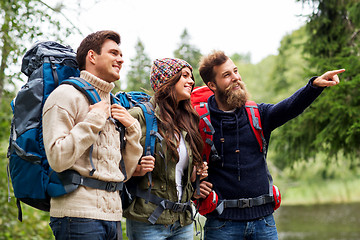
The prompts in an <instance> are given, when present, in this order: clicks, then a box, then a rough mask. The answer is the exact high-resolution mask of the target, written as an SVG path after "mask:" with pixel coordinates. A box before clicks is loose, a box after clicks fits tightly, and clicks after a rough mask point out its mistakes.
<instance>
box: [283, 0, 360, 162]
mask: <svg viewBox="0 0 360 240" xmlns="http://www.w3.org/2000/svg"><path fill="white" fill-rule="evenodd" d="M303 2H304V3H313V4H314V5H316V6H317V8H315V9H314V12H313V14H312V15H311V16H310V18H309V21H308V24H307V32H308V35H309V40H308V41H307V43H306V44H305V51H306V53H307V54H309V56H310V57H309V58H308V61H309V63H310V64H311V66H312V69H311V70H309V71H308V73H309V74H308V75H309V76H311V75H321V74H322V73H324V72H325V71H328V70H333V69H339V68H345V69H346V72H344V73H343V74H341V75H340V76H339V77H340V84H339V85H338V86H335V87H331V88H329V89H325V90H324V92H323V93H322V94H321V96H320V97H319V98H318V99H317V100H316V101H315V102H314V103H313V104H312V105H311V107H310V108H309V109H307V110H306V111H305V112H304V113H303V114H302V115H301V116H299V117H298V118H296V119H295V120H293V121H291V122H290V123H288V124H286V125H285V126H284V127H282V128H281V130H280V132H279V135H278V136H277V137H281V139H282V145H281V147H280V146H278V148H277V149H278V151H281V152H282V154H283V155H284V158H288V159H292V160H294V159H300V158H303V159H309V158H310V157H313V156H315V154H316V153H319V152H325V153H327V154H328V159H330V158H331V157H336V156H337V155H338V154H339V153H341V154H344V155H345V156H347V157H350V158H351V159H356V158H358V157H359V155H360V151H359V145H360V73H359V69H360V56H359V55H360V51H359V50H360V49H359V47H360V34H359V32H360V30H359V29H360V2H359V1H358V0H342V1H338V0H313V1H312V0H304V1H303Z"/></svg>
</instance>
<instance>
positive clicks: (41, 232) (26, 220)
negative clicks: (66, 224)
mask: <svg viewBox="0 0 360 240" xmlns="http://www.w3.org/2000/svg"><path fill="white" fill-rule="evenodd" d="M7 145H8V142H7V141H1V142H0V212H1V217H0V240H4V239H33V240H36V239H54V238H53V236H52V232H51V229H50V227H49V225H48V223H49V213H47V212H42V211H40V210H36V209H34V208H31V207H29V206H27V205H25V204H21V206H22V211H23V222H19V221H18V220H17V215H18V211H17V207H16V200H15V198H14V194H13V192H12V188H11V185H10V196H11V199H10V202H8V182H7V179H8V178H7V173H6V168H7V162H8V161H7V158H6V151H7Z"/></svg>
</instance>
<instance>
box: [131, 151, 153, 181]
mask: <svg viewBox="0 0 360 240" xmlns="http://www.w3.org/2000/svg"><path fill="white" fill-rule="evenodd" d="M154 167H155V158H154V157H153V156H151V155H149V156H143V157H142V158H141V160H140V164H138V165H137V167H136V169H135V172H134V174H133V176H135V177H136V176H144V175H145V174H146V173H148V172H152V171H153V170H154Z"/></svg>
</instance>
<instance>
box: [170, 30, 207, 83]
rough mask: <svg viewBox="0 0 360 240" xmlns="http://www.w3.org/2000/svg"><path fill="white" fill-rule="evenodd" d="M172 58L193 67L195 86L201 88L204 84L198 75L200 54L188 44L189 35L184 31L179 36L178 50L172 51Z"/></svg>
mask: <svg viewBox="0 0 360 240" xmlns="http://www.w3.org/2000/svg"><path fill="white" fill-rule="evenodd" d="M174 56H175V57H176V58H180V59H183V60H185V61H187V62H188V63H189V64H190V65H191V66H192V67H193V75H194V78H195V86H202V85H203V84H204V83H203V81H202V79H201V77H200V73H199V62H200V58H201V52H200V50H199V49H198V48H197V47H195V46H193V45H191V44H190V35H189V34H188V32H187V30H186V29H184V32H183V33H182V34H181V36H180V44H179V48H178V49H176V50H175V51H174Z"/></svg>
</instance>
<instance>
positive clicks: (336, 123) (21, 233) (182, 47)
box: [0, 0, 360, 239]
mask: <svg viewBox="0 0 360 240" xmlns="http://www.w3.org/2000/svg"><path fill="white" fill-rule="evenodd" d="M75 2H76V3H77V9H78V10H76V11H79V9H81V7H82V3H81V1H75ZM300 2H303V4H311V6H312V13H311V14H310V15H308V16H307V18H308V20H307V22H306V24H305V25H304V26H302V27H301V28H299V29H297V30H295V31H293V32H292V33H289V34H287V35H286V36H284V37H283V39H282V40H281V43H280V47H279V49H278V54H277V55H270V56H267V57H266V58H264V59H262V60H261V61H260V62H258V63H256V64H254V63H252V62H251V55H250V54H249V53H245V54H244V53H231V58H232V59H233V60H234V62H235V63H236V65H237V66H238V67H239V72H240V73H241V75H242V78H243V79H244V81H245V83H246V85H247V88H248V90H249V91H250V93H252V99H253V100H255V101H256V102H259V103H260V102H266V103H277V102H278V101H280V100H282V99H284V98H286V97H289V96H290V95H291V94H292V93H294V92H295V91H296V90H297V89H298V88H300V87H302V86H304V85H305V84H306V83H307V81H308V79H309V77H310V76H316V75H320V74H322V73H323V72H325V71H327V70H332V69H339V68H345V69H346V72H344V73H343V74H341V76H340V79H341V83H340V85H338V86H336V87H333V88H329V89H326V90H325V91H324V92H323V93H322V95H321V96H320V97H319V98H318V99H317V100H316V101H315V102H314V103H313V104H312V105H311V106H310V107H309V108H308V109H307V110H306V111H305V112H304V113H303V114H302V115H301V116H299V117H298V118H296V119H294V120H292V121H291V122H289V123H287V124H285V125H284V126H282V127H280V128H279V129H277V130H275V131H274V133H273V135H272V137H271V140H270V142H271V143H270V150H269V153H268V162H269V164H270V171H271V173H272V175H273V178H274V179H275V184H276V185H278V186H279V188H280V190H281V192H282V197H283V204H285V205H286V204H288V205H290V204H322V203H329V202H330V203H344V202H359V201H360V189H359V188H358V186H359V184H360V178H359V177H360V170H359V165H360V158H359V155H360V149H359V146H360V145H359V143H360V104H359V103H360V93H359V91H360V73H359V70H360V57H359V54H360V51H359V47H360V2H359V1H358V0H342V1H338V0H303V1H300ZM95 4H96V1H95ZM64 7H65V6H64V5H62V4H61V3H58V4H54V5H52V6H50V5H48V4H46V3H45V2H44V1H37V0H17V1H16V0H0V17H1V18H0V28H1V32H0V54H1V55H0V209H1V213H2V214H1V216H0V239H51V238H52V235H51V230H50V228H49V227H48V221H49V215H48V213H45V212H40V211H38V210H34V209H32V208H30V207H27V206H25V205H23V215H24V220H23V221H24V223H22V224H21V223H19V222H18V221H17V208H16V204H15V198H14V197H13V193H12V191H11V187H10V191H11V192H10V196H11V199H10V200H9V199H8V183H7V180H8V178H7V174H6V166H7V162H8V160H7V158H6V154H7V146H8V138H9V132H10V123H11V118H12V112H11V108H10V102H11V100H12V99H13V98H14V97H15V95H16V93H17V91H18V90H19V86H21V85H22V84H23V83H24V81H26V79H25V80H24V76H23V75H22V74H21V73H20V72H19V71H18V69H20V64H21V58H22V56H23V55H24V53H25V51H26V46H29V43H33V39H35V38H36V37H37V36H39V35H42V34H43V31H44V26H45V27H46V29H47V35H49V36H50V35H51V36H52V37H53V39H54V40H57V41H59V42H61V39H66V38H68V37H71V36H72V35H73V34H80V33H81V30H80V29H79V28H77V27H76V26H75V25H73V24H72V23H71V21H69V19H68V16H67V15H65V14H64V13H63V9H64ZM74 11H75V10H74ZM64 21H67V22H68V23H69V24H68V25H69V26H68V27H64V25H63V24H62V23H63V22H64ZM18 39H22V41H18ZM134 48H135V52H136V53H135V56H134V57H133V58H131V61H130V68H129V71H128V72H127V73H126V76H125V77H123V78H122V81H121V84H119V85H117V87H116V89H114V92H116V91H119V90H125V91H130V90H139V89H143V90H144V91H149V92H150V93H151V89H150V86H149V81H148V76H149V71H150V65H151V60H150V58H149V56H148V55H147V54H146V44H145V43H144V42H142V41H141V39H138V41H137V42H136V44H135V46H134ZM202 54H205V53H202V52H201V51H200V50H199V48H198V47H197V46H195V45H193V44H192V42H191V36H190V34H189V33H188V31H187V29H184V31H183V33H182V34H181V35H180V36H179V44H178V48H177V49H174V52H173V56H169V57H178V58H182V59H185V60H187V61H188V62H189V63H190V64H191V65H192V66H194V68H195V71H194V75H195V78H196V79H198V80H199V81H197V85H201V81H200V76H199V73H198V71H197V70H196V69H197V65H198V62H199V59H200V57H201V56H202ZM27 223H36V224H27ZM29 236H31V237H30V238H29Z"/></svg>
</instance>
